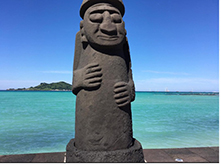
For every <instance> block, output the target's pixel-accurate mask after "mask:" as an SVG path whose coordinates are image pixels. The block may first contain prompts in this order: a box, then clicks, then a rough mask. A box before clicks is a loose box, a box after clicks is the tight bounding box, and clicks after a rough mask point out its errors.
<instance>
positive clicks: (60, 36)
mask: <svg viewBox="0 0 221 164" xmlns="http://www.w3.org/2000/svg"><path fill="white" fill-rule="evenodd" d="M81 3H82V0H0V20H1V21H0V56H1V60H0V67H1V69H0V89H7V88H23V87H26V88H28V87H31V86H36V85H38V84H39V83H41V82H47V83H51V82H58V81H66V82H68V83H71V81H72V67H73V59H74V42H75V35H76V33H77V32H78V31H79V28H80V27H79V24H80V21H81V18H80V16H79V8H80V5H81ZM124 4H125V8H126V13H125V16H124V21H125V23H126V30H127V37H128V40H129V45H130V51H131V59H132V69H133V78H134V82H135V86H136V90H137V91H165V89H168V90H170V91H218V90H219V1H218V0H124Z"/></svg>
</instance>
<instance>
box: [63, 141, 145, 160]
mask: <svg viewBox="0 0 221 164" xmlns="http://www.w3.org/2000/svg"><path fill="white" fill-rule="evenodd" d="M66 162H68V163H77V162H80V163H93V162H99V163H100V162H101V163H114V162H116V163H140V162H144V156H143V149H142V146H141V144H140V143H139V142H138V141H137V140H136V139H135V140H134V145H133V146H132V147H130V148H129V149H124V150H115V151H82V150H78V149H77V148H76V147H75V144H74V139H72V140H70V142H69V143H68V145H67V148H66Z"/></svg>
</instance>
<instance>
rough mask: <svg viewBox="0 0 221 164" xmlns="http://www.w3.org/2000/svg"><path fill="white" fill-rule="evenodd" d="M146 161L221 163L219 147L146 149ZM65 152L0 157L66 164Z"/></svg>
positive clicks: (7, 160) (4, 160)
mask: <svg viewBox="0 0 221 164" xmlns="http://www.w3.org/2000/svg"><path fill="white" fill-rule="evenodd" d="M143 152H144V159H145V160H146V162H148V163H156V162H157V163H168V162H169V163H174V162H178V161H180V162H184V163H188V162H191V163H193V162H197V163H202V162H204V163H219V147H202V148H178V149H144V150H143ZM65 155H66V154H65V152H61V153H40V154H21V155H0V162H1V163H64V162H65V161H66V156H65Z"/></svg>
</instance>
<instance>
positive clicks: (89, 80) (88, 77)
mask: <svg viewBox="0 0 221 164" xmlns="http://www.w3.org/2000/svg"><path fill="white" fill-rule="evenodd" d="M83 74H84V77H83V88H86V89H97V88H99V87H100V85H101V81H102V75H103V74H102V69H101V67H100V66H99V64H98V63H91V64H88V65H87V66H85V67H84V73H83Z"/></svg>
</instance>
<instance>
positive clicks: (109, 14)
mask: <svg viewBox="0 0 221 164" xmlns="http://www.w3.org/2000/svg"><path fill="white" fill-rule="evenodd" d="M83 31H84V34H85V36H86V38H87V40H88V42H89V44H95V45H99V46H105V47H114V46H118V45H120V44H121V43H122V42H123V40H124V38H125V36H126V30H125V28H124V22H123V20H122V16H121V13H120V11H119V10H118V9H117V8H115V7H113V6H112V5H111V4H109V3H98V4H95V5H93V6H91V7H90V8H88V9H87V11H86V12H85V15H84V21H83Z"/></svg>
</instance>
